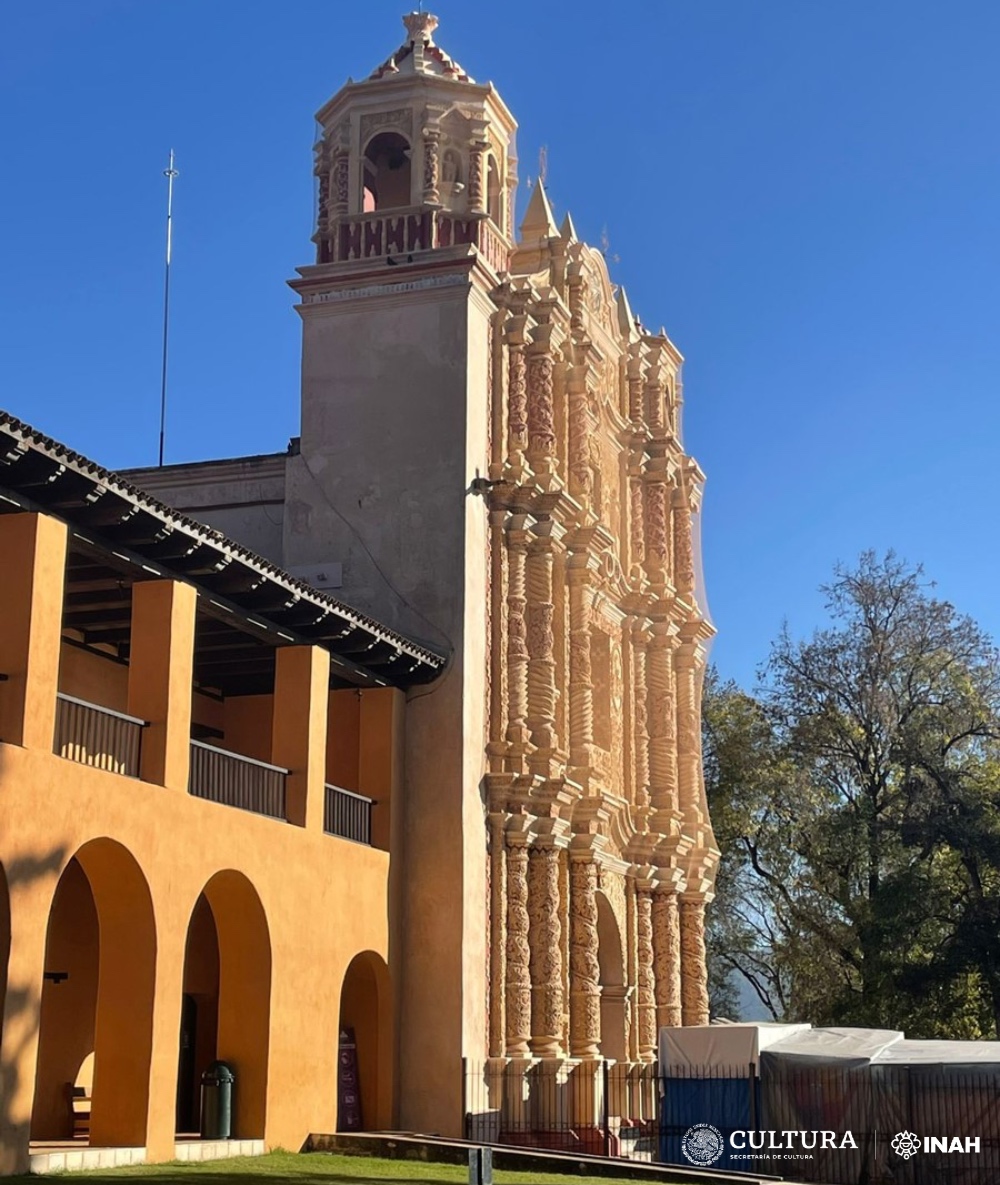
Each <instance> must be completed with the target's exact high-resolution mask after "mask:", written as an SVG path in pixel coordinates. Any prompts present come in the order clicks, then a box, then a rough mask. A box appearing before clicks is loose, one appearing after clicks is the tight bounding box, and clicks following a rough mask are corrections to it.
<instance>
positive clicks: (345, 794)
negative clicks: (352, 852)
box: [323, 786, 375, 844]
mask: <svg viewBox="0 0 1000 1185" xmlns="http://www.w3.org/2000/svg"><path fill="white" fill-rule="evenodd" d="M374 805H375V802H374V800H373V799H371V798H365V796H364V795H363V794H355V793H354V791H353V790H342V789H341V788H340V787H339V786H327V787H326V799H325V801H324V803H323V830H324V831H325V832H326V833H327V835H339V836H340V837H341V839H353V840H354V841H355V843H366V844H371V842H372V807H373V806H374Z"/></svg>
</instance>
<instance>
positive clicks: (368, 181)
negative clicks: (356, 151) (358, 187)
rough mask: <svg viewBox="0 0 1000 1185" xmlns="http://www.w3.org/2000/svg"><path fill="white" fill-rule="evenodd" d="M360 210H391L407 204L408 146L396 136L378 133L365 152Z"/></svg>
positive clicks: (397, 134) (409, 197) (408, 194)
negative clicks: (361, 207)
mask: <svg viewBox="0 0 1000 1185" xmlns="http://www.w3.org/2000/svg"><path fill="white" fill-rule="evenodd" d="M363 186H364V193H363V200H362V206H363V208H364V209H365V210H369V209H371V210H393V209H399V208H401V207H404V206H408V205H409V204H410V200H411V195H410V144H409V141H407V140H406V139H405V137H403V136H401V135H400V134H399V133H398V132H380V133H379V134H378V135H377V136H373V137H372V139H371V140H369V141H368V146H367V147H366V148H365V158H364V178H363Z"/></svg>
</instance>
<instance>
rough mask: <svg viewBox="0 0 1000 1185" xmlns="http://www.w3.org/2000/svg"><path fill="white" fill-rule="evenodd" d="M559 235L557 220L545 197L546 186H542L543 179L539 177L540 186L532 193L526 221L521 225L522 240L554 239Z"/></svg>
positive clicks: (526, 211)
mask: <svg viewBox="0 0 1000 1185" xmlns="http://www.w3.org/2000/svg"><path fill="white" fill-rule="evenodd" d="M558 235H559V228H558V227H557V226H556V220H555V218H554V217H553V216H552V207H551V206H550V205H549V199H548V198H547V197H546V196H545V186H544V185H543V184H542V179H541V177H539V179H538V184H537V185H536V186H535V188H534V189H533V190H532V192H531V201H529V202H528V208H527V210H525V212H524V221H523V222H522V223H521V238H522V239H525V240H526V239H554V238H557V237H558Z"/></svg>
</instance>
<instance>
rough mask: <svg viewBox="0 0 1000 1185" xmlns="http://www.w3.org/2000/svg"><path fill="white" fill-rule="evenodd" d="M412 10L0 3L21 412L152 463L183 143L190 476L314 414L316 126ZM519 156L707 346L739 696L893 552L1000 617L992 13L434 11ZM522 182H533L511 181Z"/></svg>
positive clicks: (398, 36)
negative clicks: (325, 107) (309, 313)
mask: <svg viewBox="0 0 1000 1185" xmlns="http://www.w3.org/2000/svg"><path fill="white" fill-rule="evenodd" d="M403 7H404V5H402V4H401V3H399V2H398V0H392V2H391V3H390V2H387V0H364V3H358V4H347V3H343V2H342V0H322V2H320V0H296V3H294V4H280V5H279V4H274V3H265V2H264V0H241V2H240V3H236V2H234V0H212V2H211V3H205V0H169V2H168V0H37V2H36V3H34V4H28V3H26V2H24V0H21V2H20V3H15V2H14V0H11V2H10V3H8V4H7V5H5V6H4V9H3V13H2V16H0V92H2V103H3V109H4V111H5V113H6V119H5V121H4V143H3V154H4V160H3V166H4V167H3V173H4V181H3V184H2V186H0V236H2V244H3V255H2V259H3V266H2V268H0V286H2V287H0V405H2V406H4V407H5V408H7V409H9V410H10V411H12V412H14V413H15V414H16V415H19V416H21V417H22V418H24V419H27V420H28V421H30V422H32V423H34V424H35V425H37V426H38V427H40V428H42V429H43V430H44V431H46V432H49V433H51V434H52V435H55V436H56V437H58V438H59V439H61V440H63V441H65V442H67V443H68V444H71V445H72V446H74V447H76V448H78V449H79V450H81V451H82V452H85V453H88V454H89V455H91V456H93V457H94V458H95V459H97V460H100V461H101V462H103V463H105V464H107V465H110V466H119V467H124V466H128V465H139V464H147V463H152V462H153V461H155V457H156V436H157V421H158V398H159V361H160V359H159V349H160V336H159V335H160V317H161V305H160V300H161V290H162V254H163V241H162V240H163V206H164V200H165V182H164V179H163V176H162V169H163V168H164V166H165V163H166V156H167V152H168V150H169V149H170V148H171V147H173V148H175V149H176V151H177V154H178V165H179V168H180V170H181V177H180V179H179V182H178V188H177V198H176V210H175V213H176V219H175V228H176V237H175V256H174V263H175V267H174V270H173V279H172V284H173V306H172V330H171V332H172V346H171V387H170V420H169V430H168V442H167V459H168V461H181V460H194V459H201V458H205V457H212V456H224V455H231V454H238V453H245V452H266V451H274V450H277V449H281V448H283V447H284V445H285V443H286V442H287V439H288V437H289V436H291V435H293V434H294V433H295V432H296V431H297V414H298V409H297V402H298V363H299V323H298V319H297V317H296V315H295V314H294V312H293V311H292V304H293V301H292V294H291V292H290V291H289V290H288V289H287V288H286V286H285V280H286V279H288V278H289V277H290V276H291V275H292V274H293V271H294V267H295V266H296V265H298V264H302V263H307V262H310V260H311V244H310V242H309V236H310V234H311V231H312V179H311V144H312V140H313V123H312V114H313V112H314V111H315V110H316V109H317V108H318V107H319V106H320V105H321V104H322V103H323V102H324V101H325V100H326V99H327V98H328V97H329V96H330V95H331V94H332V93H333V92H334V91H335V90H336V89H337V88H338V87H339V86H340V85H341V84H342V83H343V82H344V80H345V78H346V77H347V75H348V74H353V75H355V76H356V77H361V76H363V75H364V74H366V73H367V72H369V71H370V70H371V69H372V68H373V67H374V66H375V65H376V64H378V62H380V61H381V60H382V59H383V58H385V57H386V56H387V55H388V54H389V53H390V52H391V51H392V50H393V49H394V48H395V47H396V46H397V45H398V44H399V42H400V41H401V40H402V25H401V23H400V20H399V17H400V14H401V12H402V10H403ZM432 7H434V10H435V11H437V13H438V15H439V16H440V17H441V27H440V29H439V31H438V39H439V41H440V43H441V44H442V45H444V46H445V48H446V49H447V50H448V51H449V52H450V53H451V54H452V55H453V56H454V57H456V58H457V59H458V60H459V61H460V62H461V64H462V65H463V66H464V67H465V68H466V69H467V70H468V71H469V72H470V73H471V74H472V75H473V76H474V77H475V78H477V79H479V80H485V79H491V80H492V81H493V82H495V84H496V85H497V86H498V88H499V90H500V92H501V93H502V95H503V96H504V98H505V99H506V101H507V103H508V105H509V106H510V108H511V109H512V111H513V112H514V115H515V116H516V118H517V119H518V121H519V123H520V133H519V148H520V156H521V175H522V178H524V177H525V176H527V175H530V174H533V173H534V172H535V171H536V162H537V159H538V152H539V148H540V147H541V145H543V144H544V145H546V146H547V152H548V180H549V190H550V195H551V197H552V200H553V204H554V205H555V207H556V212H557V215H558V216H559V217H561V216H562V214H563V213H564V212H565V210H566V209H570V210H571V211H572V214H573V218H574V221H575V223H576V226H577V228H578V230H579V232H580V233H581V234H582V235H584V236H585V237H587V238H588V239H590V240H591V241H592V242H598V241H599V240H600V237H601V233H602V229H603V228H604V227H605V226H606V227H607V231H608V236H609V238H610V241H611V253H612V254H613V255H616V256H618V262H616V263H614V264H613V266H612V273H613V278H614V279H615V281H616V282H619V283H623V284H625V286H626V287H627V289H628V292H629V297H630V300H631V303H632V306H633V308H634V309H635V310H636V311H637V312H638V313H639V315H640V316H641V317H642V319H643V321H644V322H645V323H646V324H647V325H650V326H659V325H660V324H661V323H662V324H663V325H664V326H666V329H667V332H668V333H669V334H670V336H671V337H672V339H673V340H674V341H675V342H676V343H677V345H678V346H679V347H680V349H681V350H682V351H683V353H684V354H685V356H686V358H687V359H688V361H687V364H686V367H685V395H686V410H685V431H686V443H687V445H688V448H689V450H690V451H691V452H692V453H694V455H695V456H697V458H698V460H699V461H700V463H701V465H702V467H703V468H704V469H705V471H706V473H707V474H708V478H709V481H708V486H707V491H706V505H705V514H704V558H705V569H706V576H707V581H708V591H709V600H710V604H711V608H712V613H713V616H714V618H715V621H716V624H717V625H718V627H719V630H720V635H719V638H718V640H717V642H716V645H715V649H714V652H713V658H714V659H715V660H716V661H717V663H718V665H719V667H720V669H721V670H722V671H723V673H724V674H727V675H732V676H734V677H736V678H738V679H741V680H743V681H744V682H746V681H748V680H750V679H751V678H752V676H753V672H754V668H755V666H756V665H757V663H758V662H760V661H761V660H762V659H763V658H764V657H765V655H766V652H767V647H768V644H769V641H770V639H771V638H773V637H774V635H775V633H776V632H777V629H778V627H779V625H780V623H781V620H782V619H783V618H784V617H787V618H788V619H789V620H790V622H791V624H792V626H793V629H795V630H796V631H805V630H808V629H811V628H812V627H813V625H814V624H816V623H817V621H818V620H819V615H820V610H821V597H820V596H819V595H818V593H817V592H816V588H817V586H818V585H819V584H820V583H821V582H822V581H823V580H824V579H826V578H827V577H828V576H829V574H830V571H831V568H832V566H833V564H834V562H835V561H837V560H845V561H850V560H852V559H853V558H854V557H856V556H857V554H858V553H859V552H860V551H861V550H862V549H863V548H866V547H875V548H879V549H881V548H886V547H890V546H892V547H895V548H896V549H897V551H899V552H900V553H902V554H903V555H905V556H907V557H908V558H910V559H912V560H920V561H922V562H923V563H924V564H925V566H926V568H927V571H928V574H929V575H930V576H932V577H934V578H935V579H936V581H937V582H938V587H939V591H940V593H941V594H942V595H944V596H946V597H948V598H949V599H951V600H952V601H954V602H955V603H956V604H957V605H958V606H959V607H960V608H962V609H964V610H966V611H968V612H970V613H972V614H973V615H974V616H975V617H977V618H978V619H979V620H980V621H981V622H982V623H983V624H984V625H985V626H986V627H987V628H989V629H990V630H991V631H992V632H993V633H994V635H1000V603H998V598H997V597H996V595H995V592H994V590H995V588H996V587H997V585H998V583H1000V548H998V547H997V544H996V538H995V530H994V523H995V520H996V518H997V511H998V501H1000V498H998V470H1000V455H998V449H997V443H996V442H997V438H998V428H1000V410H998V399H997V386H998V378H997V376H998V375H1000V334H998V332H997V320H998V312H1000V237H998V232H997V219H998V211H1000V200H998V199H1000V154H998V152H997V129H998V127H1000V82H998V71H997V68H996V62H997V60H998V53H1000V6H998V5H997V4H996V3H995V2H992V0H963V3H962V4H960V5H947V6H946V5H943V4H930V3H927V2H925V0H905V2H904V0H879V2H878V3H877V4H871V3H862V2H861V0H848V2H847V3H838V4H832V3H826V4H823V3H818V2H815V0H813V2H808V0H667V2H662V3H661V2H655V3H654V2H645V3H640V2H637V0H621V2H619V3H617V4H615V5H607V4H598V3H592V2H583V0H581V2H579V3H576V4H569V3H564V2H563V0H552V2H550V3H546V4H539V3H537V0H536V2H533V3H527V2H525V0H507V2H506V3H504V4H502V5H499V6H494V5H487V4H480V3H475V4H473V3H470V2H468V0H466V2H464V3H459V2H458V0H443V2H442V3H440V4H437V5H434V6H432ZM520 196H521V201H522V206H523V201H524V200H525V198H526V190H525V188H524V186H523V185H522V190H521V195H520Z"/></svg>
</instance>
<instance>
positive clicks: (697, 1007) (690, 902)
mask: <svg viewBox="0 0 1000 1185" xmlns="http://www.w3.org/2000/svg"><path fill="white" fill-rule="evenodd" d="M680 915H681V916H680V929H681V1002H682V1019H683V1023H684V1024H686V1025H707V1024H708V1012H709V1010H708V968H707V966H706V958H705V899H704V898H703V897H693V896H688V895H687V894H685V895H683V896H682V897H681V900H680Z"/></svg>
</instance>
